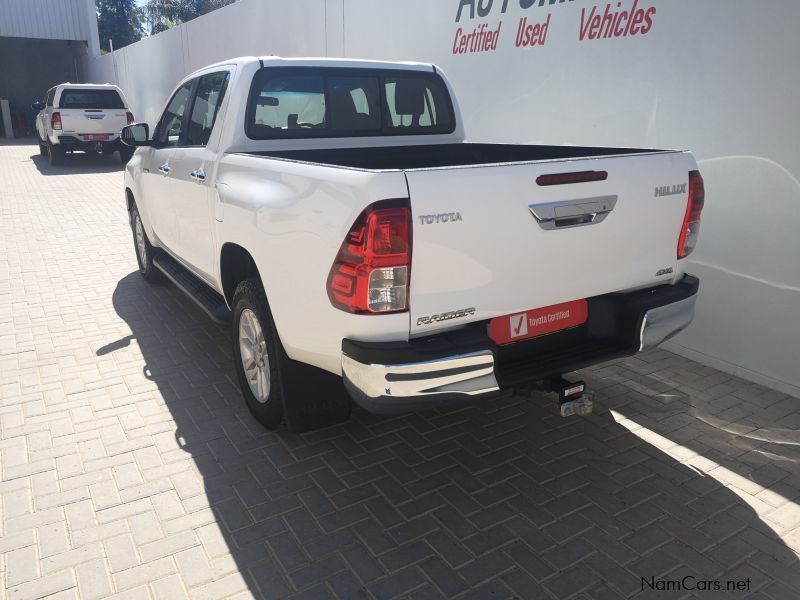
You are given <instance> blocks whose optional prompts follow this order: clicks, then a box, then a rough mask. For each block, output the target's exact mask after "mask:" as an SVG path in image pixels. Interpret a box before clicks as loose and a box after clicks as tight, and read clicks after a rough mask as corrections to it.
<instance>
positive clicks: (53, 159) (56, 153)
mask: <svg viewBox="0 0 800 600" xmlns="http://www.w3.org/2000/svg"><path fill="white" fill-rule="evenodd" d="M65 155H66V152H65V151H64V149H63V148H61V147H60V146H59V145H55V146H54V145H53V144H48V145H47V158H48V160H49V161H50V166H53V167H58V166H61V165H63V164H64V156H65Z"/></svg>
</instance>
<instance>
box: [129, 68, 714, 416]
mask: <svg viewBox="0 0 800 600" xmlns="http://www.w3.org/2000/svg"><path fill="white" fill-rule="evenodd" d="M122 138H123V141H124V142H126V143H129V144H130V145H132V146H140V147H141V148H140V149H138V150H137V151H136V153H135V155H134V156H133V158H132V159H131V161H130V162H129V163H128V165H127V168H126V172H125V188H126V189H125V193H126V198H127V207H128V211H129V217H130V224H131V227H132V230H133V238H134V243H135V247H136V256H137V259H138V263H139V270H140V272H141V274H142V276H143V277H144V278H145V279H146V280H147V281H155V280H158V279H160V278H162V277H164V276H166V277H167V278H168V279H170V280H172V281H173V282H174V283H176V284H177V285H178V286H179V287H180V288H181V289H183V290H184V291H185V292H187V294H188V295H189V296H190V297H191V298H192V299H194V300H195V302H196V303H197V304H198V305H199V306H200V307H202V308H203V309H204V310H206V311H207V312H208V313H209V314H210V315H211V316H212V317H213V318H215V319H217V320H219V321H230V322H231V328H232V337H233V354H234V359H235V366H236V370H237V373H238V378H239V383H240V386H241V389H242V393H243V395H244V397H245V399H246V402H247V405H248V407H249V408H250V410H251V412H252V413H253V415H254V416H255V417H256V418H257V419H258V420H259V421H260V422H261V423H262V424H263V425H265V426H266V427H268V428H272V429H275V428H279V427H288V428H289V429H291V430H295V431H301V430H308V429H313V428H317V427H321V426H324V425H327V424H330V423H334V422H337V421H341V420H344V419H346V418H347V417H348V416H349V414H350V406H351V401H350V399H351V398H352V400H354V401H355V402H356V403H358V404H359V405H361V406H362V407H363V408H365V409H366V410H368V411H371V412H375V413H395V412H399V411H408V410H416V409H424V408H426V407H438V406H441V405H443V404H446V403H452V402H456V401H459V400H465V399H475V398H478V397H484V396H491V395H492V394H495V393H497V392H498V391H500V390H503V389H516V388H523V387H526V386H537V387H539V388H541V389H546V390H551V391H557V392H559V402H560V403H561V408H562V414H570V413H576V412H577V413H579V414H582V413H585V412H587V411H588V410H590V407H591V402H590V399H589V397H588V395H587V392H586V391H585V390H584V386H583V384H582V383H575V384H574V385H573V383H571V382H569V381H567V380H565V379H563V378H562V377H561V375H562V374H564V373H568V372H571V371H574V370H576V369H579V368H583V367H586V366H589V365H592V364H596V363H600V362H603V361H607V360H610V359H613V358H616V357H620V356H626V355H633V354H635V353H638V352H641V351H644V350H647V349H648V348H652V347H654V346H656V345H658V344H659V343H661V342H662V341H664V340H666V339H667V338H669V337H670V336H672V335H674V334H676V333H677V332H679V331H680V330H682V329H683V328H685V327H686V326H687V325H688V324H689V323H690V322H691V320H692V318H693V314H694V303H695V298H696V294H697V290H698V283H699V282H698V280H697V278H695V277H693V276H691V275H688V274H686V272H685V271H686V262H687V261H686V257H687V256H688V255H689V254H690V253H691V251H692V249H693V248H694V246H695V244H696V242H697V237H698V231H699V224H700V223H699V222H700V213H701V210H702V208H703V202H704V188H703V180H702V178H701V176H700V173H699V172H698V171H697V165H696V163H695V160H694V158H693V157H692V155H691V154H690V153H688V152H683V151H674V150H647V149H630V148H588V147H568V146H542V145H505V144H479V143H467V142H466V141H465V134H464V125H463V121H462V119H461V115H460V113H459V110H458V104H457V102H456V99H455V96H454V94H453V90H452V88H451V86H450V84H449V83H448V81H447V79H446V78H445V76H444V74H443V73H442V72H441V71H440V70H439V69H438V68H436V67H435V66H433V65H429V64H428V65H425V64H417V63H413V64H412V63H388V62H372V61H354V60H333V59H280V58H275V57H269V58H239V59H235V60H231V61H229V62H224V63H219V64H216V65H213V66H210V67H207V68H205V69H202V70H200V71H197V72H195V73H193V74H191V75H190V76H188V77H187V78H186V79H185V80H183V81H182V82H181V83H180V84H179V85H178V87H177V89H176V90H175V92H174V94H173V95H172V97H171V98H170V100H169V102H168V103H167V106H166V109H165V110H164V113H163V116H162V117H161V119H160V120H159V122H158V124H157V125H156V126H155V128H154V131H153V135H152V137H151V136H150V132H149V128H148V126H147V125H145V124H133V125H131V126H128V127H126V128H125V129H124V130H123V132H122Z"/></svg>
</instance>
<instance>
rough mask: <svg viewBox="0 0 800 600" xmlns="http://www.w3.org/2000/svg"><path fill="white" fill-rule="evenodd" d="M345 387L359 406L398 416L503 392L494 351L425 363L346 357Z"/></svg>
mask: <svg viewBox="0 0 800 600" xmlns="http://www.w3.org/2000/svg"><path fill="white" fill-rule="evenodd" d="M342 375H343V379H344V385H345V388H346V389H347V391H348V393H349V394H350V396H351V397H352V398H353V399H354V400H355V401H356V403H358V404H359V405H361V406H363V407H365V408H367V409H368V410H369V411H370V412H374V413H379V414H380V413H394V412H398V411H399V410H402V411H406V410H416V409H420V408H424V407H428V406H430V405H431V404H432V403H435V404H436V405H441V404H447V403H450V402H456V401H459V400H463V399H464V398H466V397H469V396H477V395H482V394H488V393H491V392H496V391H499V389H500V387H499V386H498V384H497V379H496V378H495V374H494V354H493V353H492V351H491V350H488V349H487V350H484V351H482V352H472V353H469V354H462V355H455V356H448V357H445V358H441V359H437V360H429V361H424V362H417V363H409V364H398V365H382V364H365V363H362V362H359V361H357V360H355V359H354V358H351V357H349V356H347V355H346V354H344V355H343V356H342Z"/></svg>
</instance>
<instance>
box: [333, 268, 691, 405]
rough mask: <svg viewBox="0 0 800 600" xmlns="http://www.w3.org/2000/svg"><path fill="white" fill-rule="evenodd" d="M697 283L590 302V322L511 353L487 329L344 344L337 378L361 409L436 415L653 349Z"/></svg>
mask: <svg viewBox="0 0 800 600" xmlns="http://www.w3.org/2000/svg"><path fill="white" fill-rule="evenodd" d="M698 285H699V282H698V280H697V278H695V277H692V276H686V277H685V278H684V279H683V280H682V281H681V282H678V283H677V284H675V285H674V286H673V285H663V286H659V287H656V288H651V289H648V290H640V291H637V292H632V293H627V294H609V295H607V296H598V297H596V298H593V299H589V306H590V308H589V321H588V323H587V324H586V325H584V326H581V327H580V328H578V329H573V330H566V331H564V332H558V333H555V334H551V335H549V336H543V337H541V338H536V339H533V340H526V341H522V342H517V343H516V344H512V345H511V346H497V345H495V344H494V342H493V341H492V340H491V339H489V337H488V335H487V334H486V329H485V327H483V328H482V327H481V325H480V324H476V325H475V326H473V327H472V328H471V329H469V330H464V331H460V332H451V333H447V334H440V335H434V336H431V337H429V338H424V339H422V340H412V341H409V342H391V343H375V342H358V341H353V340H347V339H345V340H343V342H342V379H343V381H344V386H345V388H346V389H347V391H348V393H349V394H350V396H351V397H352V398H353V400H355V402H356V403H357V404H359V405H360V406H361V407H363V408H365V409H366V410H368V411H370V412H372V413H377V414H393V413H399V412H407V411H413V410H420V409H425V408H433V407H437V406H442V405H446V404H451V403H455V402H459V401H464V400H468V399H470V398H476V397H479V396H484V395H487V394H491V393H493V392H498V391H500V390H501V389H506V388H509V387H514V386H516V385H524V384H526V383H530V382H534V381H541V380H543V379H545V378H547V377H551V376H554V375H561V374H563V373H568V372H570V371H575V370H578V369H581V368H585V367H588V366H591V365H594V364H598V363H602V362H605V361H608V360H611V359H614V358H618V357H621V356H630V355H633V354H636V353H638V352H642V351H645V350H648V349H650V348H654V347H656V346H658V345H659V344H660V343H662V342H664V341H665V340H667V339H669V338H671V337H672V336H674V335H675V334H677V333H678V332H679V331H681V330H683V329H685V328H686V327H687V326H688V325H689V324H690V323H691V322H692V318H693V317H694V305H695V300H696V294H697V290H698Z"/></svg>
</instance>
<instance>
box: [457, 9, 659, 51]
mask: <svg viewBox="0 0 800 600" xmlns="http://www.w3.org/2000/svg"><path fill="white" fill-rule="evenodd" d="M572 2H574V0H458V8H457V11H456V18H455V22H456V23H458V24H459V26H458V27H457V29H456V33H455V39H454V40H453V54H473V53H478V52H494V51H496V50H497V49H498V47H500V46H501V45H503V44H510V43H511V41H510V40H511V39H513V40H514V42H513V44H514V47H516V48H532V47H535V46H545V45H546V44H547V35H548V33H549V31H550V25H551V23H552V21H553V20H554V19H558V18H573V19H574V17H570V16H569V15H564V14H563V11H560V12H558V11H557V12H551V11H553V10H555V9H558V8H559V7H561V6H565V5H568V4H571V3H572ZM532 9H545V10H532ZM509 10H515V11H522V14H521V15H520V16H519V20H518V21H517V23H516V28H515V32H514V33H512V34H508V33H506V34H505V35H504V34H503V32H504V29H503V20H502V19H503V15H506V14H508V12H509ZM656 12H657V11H656V7H655V6H650V5H649V4H648V3H647V2H646V1H640V0H619V1H617V2H612V3H598V4H592V5H590V6H586V7H583V8H581V12H580V19H579V20H576V22H575V31H576V35H577V38H578V40H579V41H581V42H584V41H593V40H602V39H613V38H622V37H632V36H643V35H647V34H648V33H649V32H650V31H651V30H652V29H653V25H654V19H655V16H656ZM495 18H496V19H497V20H494V19H495ZM475 19H481V20H482V19H487V20H486V21H483V22H481V23H477V24H474V23H470V22H471V21H474V20H475ZM505 31H508V28H506V29H505ZM512 36H513V38H512Z"/></svg>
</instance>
